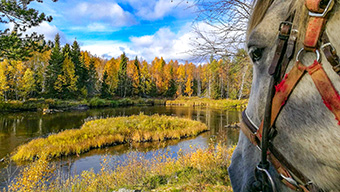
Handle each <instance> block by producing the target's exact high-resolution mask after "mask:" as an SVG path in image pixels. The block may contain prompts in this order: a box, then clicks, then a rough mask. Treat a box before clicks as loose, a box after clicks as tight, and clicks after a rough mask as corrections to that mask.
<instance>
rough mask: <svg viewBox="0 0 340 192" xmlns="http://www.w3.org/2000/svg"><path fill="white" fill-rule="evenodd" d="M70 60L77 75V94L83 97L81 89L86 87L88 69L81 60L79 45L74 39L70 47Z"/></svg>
mask: <svg viewBox="0 0 340 192" xmlns="http://www.w3.org/2000/svg"><path fill="white" fill-rule="evenodd" d="M71 60H72V62H73V63H74V66H75V75H76V76H77V77H78V80H77V89H78V95H79V96H81V97H85V96H86V95H84V93H82V90H84V89H86V82H87V80H88V77H89V75H88V70H87V68H86V66H85V64H84V62H83V61H82V60H81V53H80V46H79V44H78V42H77V41H76V40H74V42H73V44H72V47H71Z"/></svg>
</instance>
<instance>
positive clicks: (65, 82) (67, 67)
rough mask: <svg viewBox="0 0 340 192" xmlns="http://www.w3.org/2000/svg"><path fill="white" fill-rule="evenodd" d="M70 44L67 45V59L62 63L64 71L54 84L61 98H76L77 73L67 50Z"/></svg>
mask: <svg viewBox="0 0 340 192" xmlns="http://www.w3.org/2000/svg"><path fill="white" fill-rule="evenodd" d="M68 47H69V46H65V49H66V50H65V49H64V50H65V56H64V57H65V59H64V61H63V64H62V72H61V74H60V75H58V78H57V80H56V82H55V84H54V89H55V90H56V91H57V93H58V95H59V96H60V97H61V98H64V99H65V98H69V99H70V98H74V96H75V94H76V91H77V79H78V77H77V76H76V75H75V67H74V63H73V62H72V60H71V59H70V57H69V52H68V50H67V48H68Z"/></svg>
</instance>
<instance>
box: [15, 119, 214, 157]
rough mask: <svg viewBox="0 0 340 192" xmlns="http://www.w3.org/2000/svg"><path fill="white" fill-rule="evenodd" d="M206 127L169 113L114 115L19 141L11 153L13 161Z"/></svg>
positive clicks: (181, 135) (158, 138) (166, 136)
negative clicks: (162, 114) (168, 114)
mask: <svg viewBox="0 0 340 192" xmlns="http://www.w3.org/2000/svg"><path fill="white" fill-rule="evenodd" d="M207 130H208V127H207V126H206V125H205V124H204V123H201V122H198V121H193V120H190V119H184V118H178V117H170V116H159V115H153V116H146V115H144V114H140V115H133V116H129V117H115V118H107V119H99V120H93V121H89V122H86V123H85V124H84V125H83V126H82V127H81V128H80V129H71V130H65V131H63V132H60V133H58V134H52V135H50V136H48V137H47V138H38V139H34V140H32V141H30V142H29V143H27V144H24V145H21V146H19V147H18V149H17V150H16V151H15V154H14V155H13V156H12V157H11V158H12V160H14V161H16V162H20V161H32V160H34V159H36V158H57V157H61V156H68V155H73V154H81V153H85V152H87V151H89V150H90V149H94V148H101V147H105V146H110V145H118V144H123V143H128V142H149V141H164V140H169V139H180V138H184V137H191V136H196V135H198V134H200V133H202V132H204V131H207Z"/></svg>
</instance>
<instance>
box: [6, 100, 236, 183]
mask: <svg viewBox="0 0 340 192" xmlns="http://www.w3.org/2000/svg"><path fill="white" fill-rule="evenodd" d="M140 112H143V113H144V114H146V115H152V114H156V113H158V114H164V115H171V116H178V117H186V118H191V119H194V120H199V121H201V122H204V123H205V124H207V125H208V127H209V128H210V131H209V132H206V133H203V134H201V135H199V136H198V137H195V138H188V139H185V140H178V141H166V142H157V143H142V144H132V145H130V144H125V145H119V146H114V147H109V148H105V149H97V150H92V151H90V152H88V153H86V154H83V155H80V156H79V157H76V156H74V157H69V158H65V159H63V160H62V162H63V163H62V164H63V169H64V170H67V171H71V172H72V173H80V172H81V171H83V170H88V169H90V168H93V169H94V170H95V171H96V170H99V169H100V162H101V158H102V156H103V155H104V154H108V155H110V156H111V157H112V158H119V159H120V160H124V159H126V158H128V157H127V155H126V153H127V152H128V151H135V152H136V155H138V156H146V157H147V158H148V157H152V156H153V155H154V154H156V153H162V152H164V151H171V152H172V153H173V154H174V155H175V156H176V152H178V151H179V149H183V150H190V149H191V148H190V147H189V146H194V147H196V148H198V147H200V148H205V147H207V146H208V145H209V143H211V142H219V141H222V142H224V143H226V144H228V145H234V144H236V143H237V139H238V133H239V131H238V130H237V129H231V128H226V127H225V125H227V124H230V123H235V122H239V117H240V112H238V111H224V110H217V109H209V108H193V107H173V106H153V107H125V108H110V109H108V108H106V109H91V110H88V111H73V112H64V113H55V114H48V115H43V114H42V113H38V112H26V113H5V114H1V113H0V159H1V158H2V157H5V156H6V155H8V154H10V153H11V152H13V151H14V150H15V148H16V147H18V146H19V145H21V144H23V143H26V142H28V141H30V140H32V139H34V138H37V137H46V136H48V135H49V134H51V133H57V132H60V131H62V130H65V129H73V128H80V127H81V125H82V124H83V123H84V122H86V121H88V120H91V119H98V118H107V117H116V116H129V115H133V114H139V113H140ZM5 166H6V164H5V163H0V172H2V174H0V188H1V186H3V185H4V183H3V180H4V178H5V177H7V175H8V174H7V173H4V172H5V169H4V167H5ZM14 168H15V167H14ZM14 175H15V174H14Z"/></svg>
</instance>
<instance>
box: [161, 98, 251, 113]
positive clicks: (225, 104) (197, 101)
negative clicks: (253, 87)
mask: <svg viewBox="0 0 340 192" xmlns="http://www.w3.org/2000/svg"><path fill="white" fill-rule="evenodd" d="M247 103H248V100H247V99H243V100H231V99H220V100H214V99H208V98H199V97H179V98H177V99H175V100H168V101H166V105H179V106H204V107H210V108H218V109H237V110H239V109H244V108H246V107H247Z"/></svg>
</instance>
